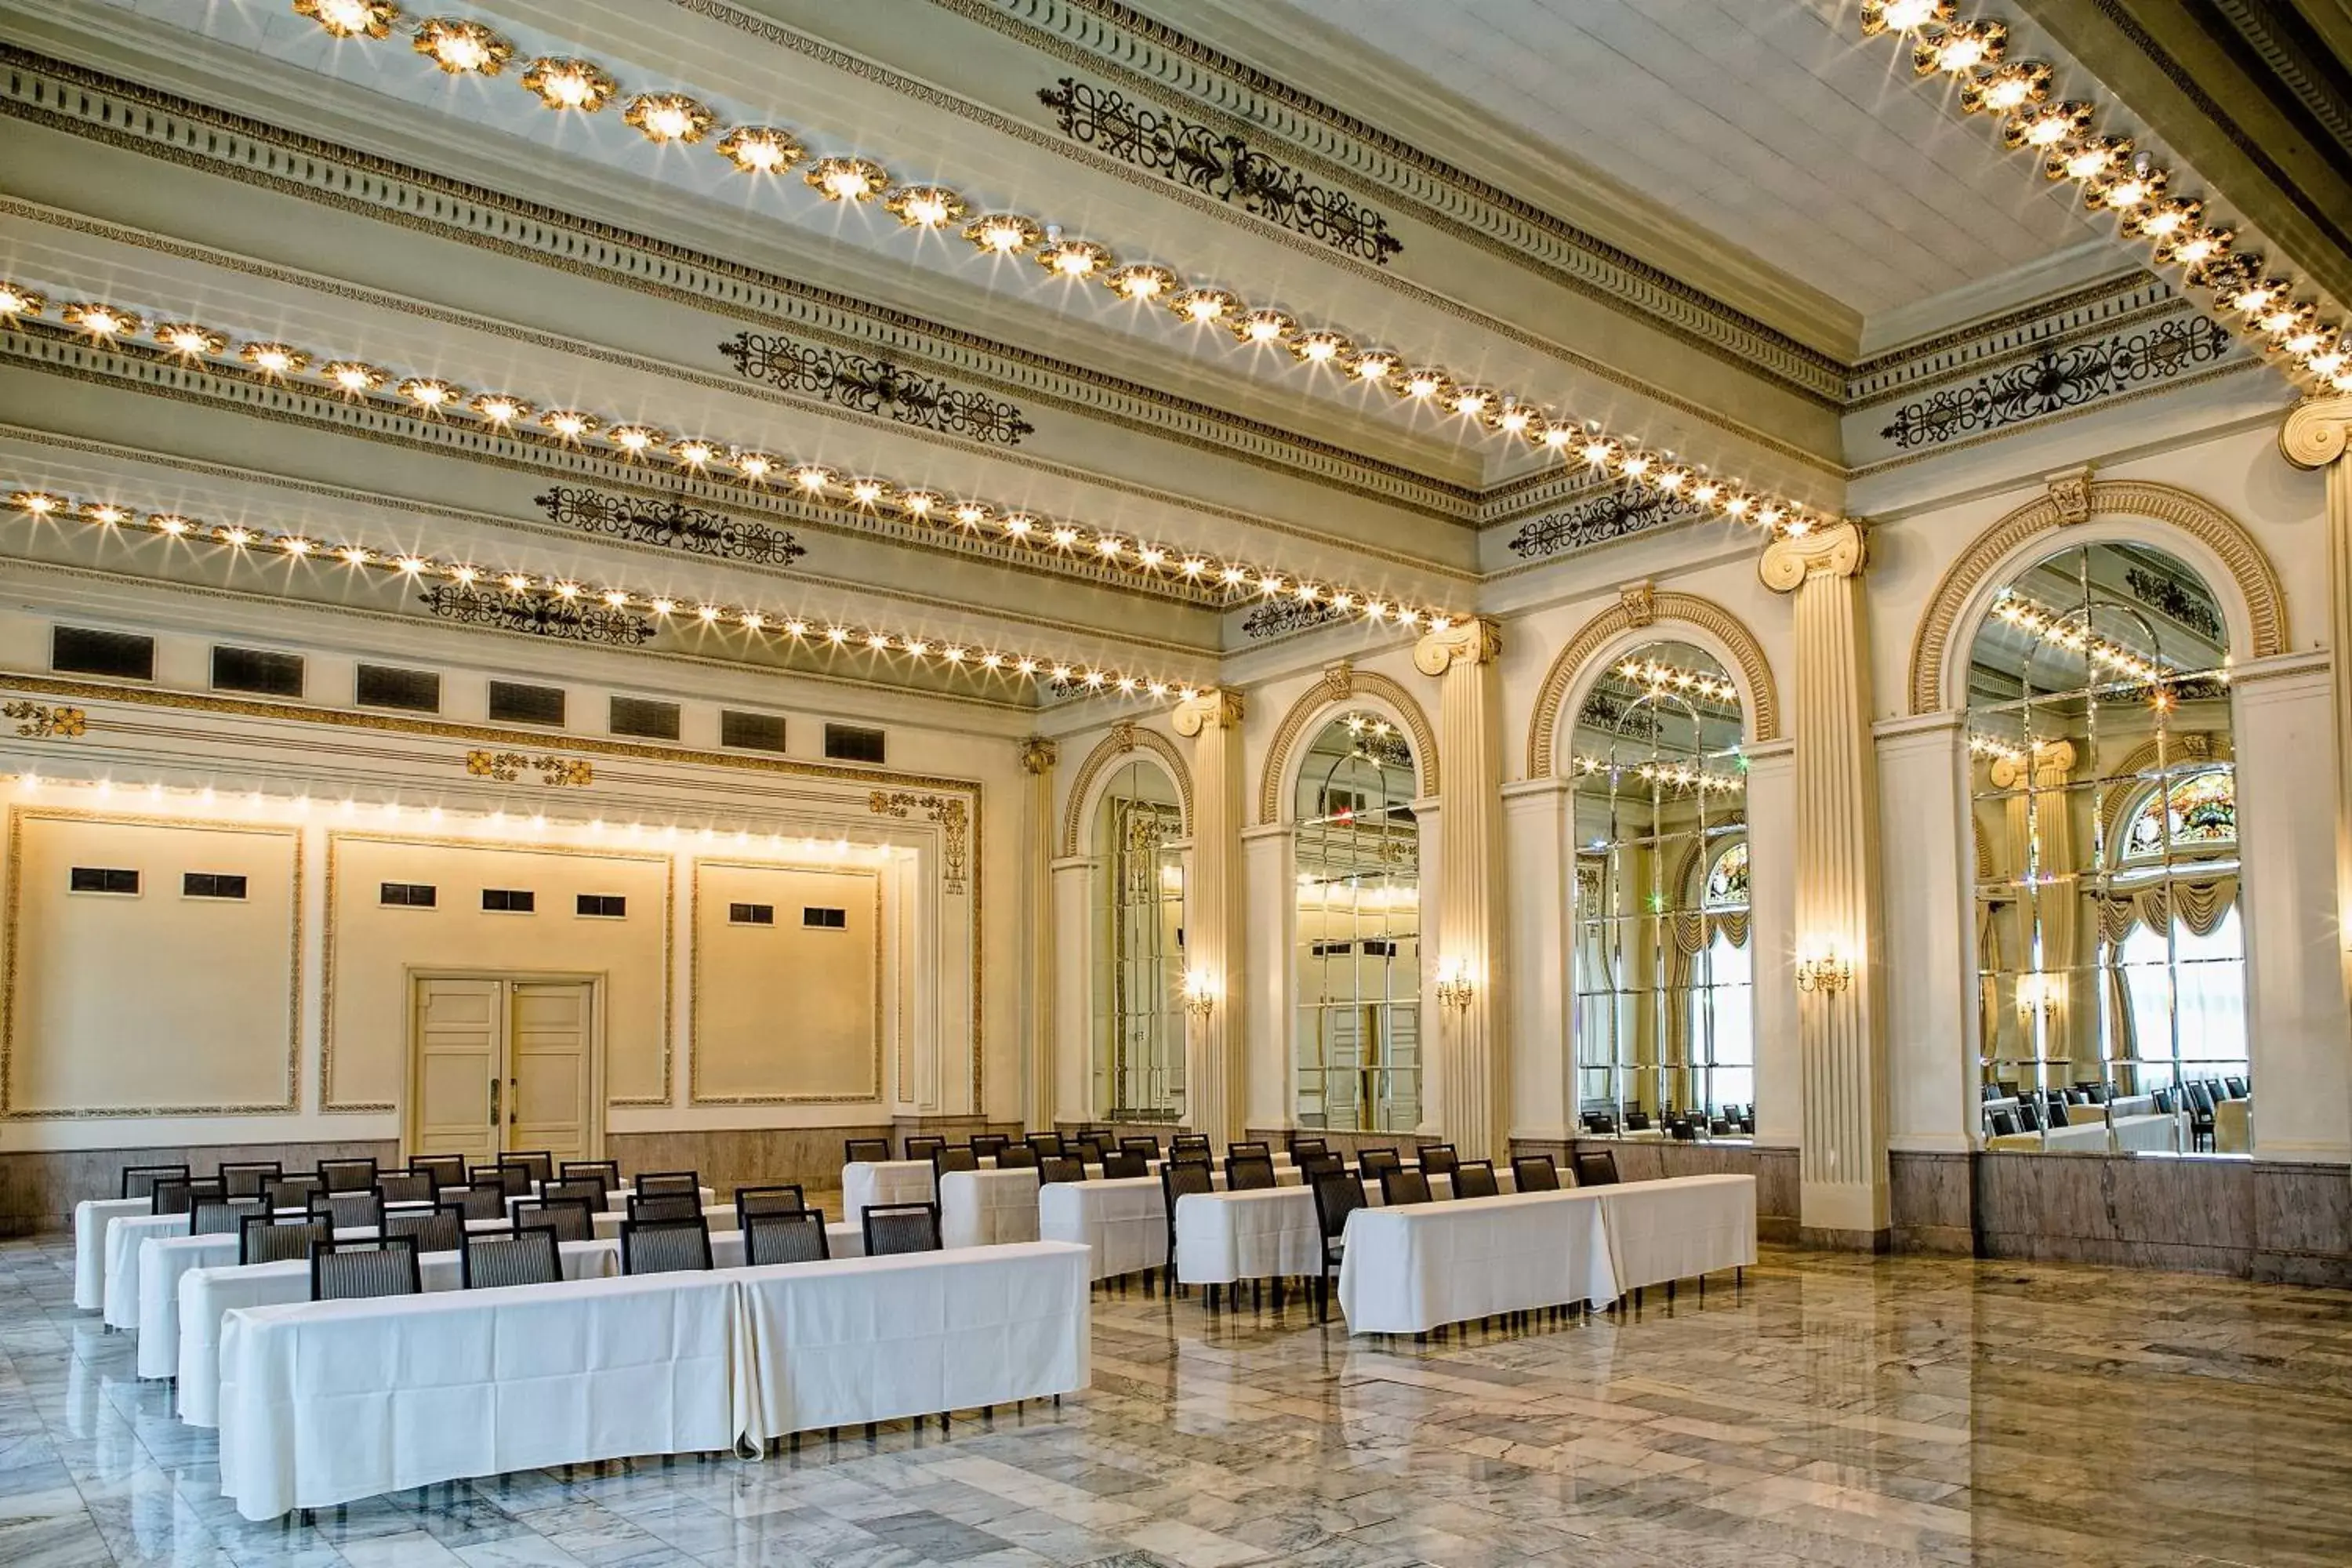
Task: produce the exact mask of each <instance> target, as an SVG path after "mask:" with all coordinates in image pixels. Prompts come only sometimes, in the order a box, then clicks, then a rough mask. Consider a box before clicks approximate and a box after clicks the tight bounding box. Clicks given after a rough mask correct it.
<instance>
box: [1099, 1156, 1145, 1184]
mask: <svg viewBox="0 0 2352 1568" xmlns="http://www.w3.org/2000/svg"><path fill="white" fill-rule="evenodd" d="M1102 1168H1103V1180H1104V1181H1106V1182H1124V1181H1132V1180H1134V1179H1135V1178H1136V1177H1138V1176H1148V1175H1150V1174H1151V1162H1150V1161H1149V1160H1146V1159H1145V1158H1144V1157H1143V1156H1142V1155H1140V1154H1138V1153H1134V1152H1130V1151H1129V1150H1125V1149H1114V1150H1112V1151H1111V1152H1108V1153H1107V1154H1105V1155H1104V1156H1103V1157H1102Z"/></svg>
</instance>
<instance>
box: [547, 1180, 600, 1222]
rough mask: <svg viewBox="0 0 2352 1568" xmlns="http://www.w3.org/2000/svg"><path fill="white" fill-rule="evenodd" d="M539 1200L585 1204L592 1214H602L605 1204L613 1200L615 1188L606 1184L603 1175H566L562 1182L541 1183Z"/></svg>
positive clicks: (551, 1202) (552, 1202)
mask: <svg viewBox="0 0 2352 1568" xmlns="http://www.w3.org/2000/svg"><path fill="white" fill-rule="evenodd" d="M539 1201H540V1202H541V1203H543V1204H585V1205H588V1212H589V1213H590V1214H602V1213H604V1205H607V1204H609V1203H611V1202H612V1201H613V1189H612V1188H610V1187H608V1186H606V1185H605V1184H604V1178H603V1177H602V1176H566V1177H564V1178H563V1179H562V1181H560V1182H543V1183H541V1184H540V1189H539Z"/></svg>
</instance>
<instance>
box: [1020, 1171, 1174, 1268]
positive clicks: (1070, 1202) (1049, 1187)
mask: <svg viewBox="0 0 2352 1568" xmlns="http://www.w3.org/2000/svg"><path fill="white" fill-rule="evenodd" d="M1037 1234H1038V1235H1039V1236H1040V1237H1044V1238H1045V1240H1047V1241H1065V1242H1069V1243H1071V1244H1073V1245H1075V1246H1079V1247H1087V1249H1088V1250H1089V1254H1090V1258H1091V1263H1090V1268H1091V1278H1093V1279H1118V1277H1119V1276H1120V1275H1122V1274H1133V1273H1136V1272H1137V1271H1138V1270H1140V1269H1145V1268H1160V1267H1162V1266H1163V1265H1165V1264H1166V1263H1167V1261H1168V1207H1167V1199H1166V1198H1165V1197H1163V1196H1162V1195H1161V1194H1160V1178H1159V1177H1157V1176H1120V1177H1118V1178H1116V1179H1114V1180H1110V1181H1101V1182H1048V1183H1046V1184H1045V1185H1044V1186H1043V1187H1040V1188H1039V1189H1038V1190H1037Z"/></svg>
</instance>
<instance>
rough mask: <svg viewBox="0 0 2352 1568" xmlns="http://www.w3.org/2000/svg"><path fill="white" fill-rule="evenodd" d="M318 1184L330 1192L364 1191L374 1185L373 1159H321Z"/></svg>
mask: <svg viewBox="0 0 2352 1568" xmlns="http://www.w3.org/2000/svg"><path fill="white" fill-rule="evenodd" d="M319 1184H320V1186H322V1187H324V1188H325V1189H326V1190H327V1191H329V1192H331V1193H364V1192H366V1191H368V1190H369V1189H370V1188H372V1187H373V1186H374V1185H375V1161H374V1160H373V1159H366V1160H321V1161H320V1162H319Z"/></svg>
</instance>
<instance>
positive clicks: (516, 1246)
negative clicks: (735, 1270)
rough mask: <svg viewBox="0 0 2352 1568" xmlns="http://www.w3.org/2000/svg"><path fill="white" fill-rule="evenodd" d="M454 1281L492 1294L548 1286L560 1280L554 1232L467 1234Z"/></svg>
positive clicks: (543, 1229) (542, 1229)
mask: <svg viewBox="0 0 2352 1568" xmlns="http://www.w3.org/2000/svg"><path fill="white" fill-rule="evenodd" d="M625 1245H626V1244H625V1243H624V1246H625ZM705 1267H706V1268H707V1267H709V1266H708V1265H705ZM630 1272H632V1273H635V1272H636V1270H634V1269H632V1270H631V1271H630ZM646 1272H647V1273H651V1272H652V1270H650V1269H647V1270H646ZM457 1278H458V1279H459V1281H460V1282H461V1283H462V1284H463V1285H464V1287H465V1288H466V1289H468V1290H495V1289H498V1288H499V1287H500V1286H502V1285H552V1284H554V1283H556V1282H557V1281H558V1280H560V1279H562V1278H563V1255H562V1252H561V1251H560V1250H559V1249H558V1248H557V1247H556V1241H555V1231H554V1229H553V1227H552V1226H543V1225H541V1226H530V1228H529V1229H520V1228H519V1229H517V1230H516V1231H515V1233H514V1234H513V1235H511V1236H501V1235H499V1233H498V1232H497V1231H484V1232H483V1233H482V1234H481V1235H479V1236H476V1235H474V1234H473V1233H472V1232H470V1231H468V1232H467V1234H466V1236H465V1238H464V1239H463V1240H461V1241H460V1242H459V1243H458V1244H457Z"/></svg>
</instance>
